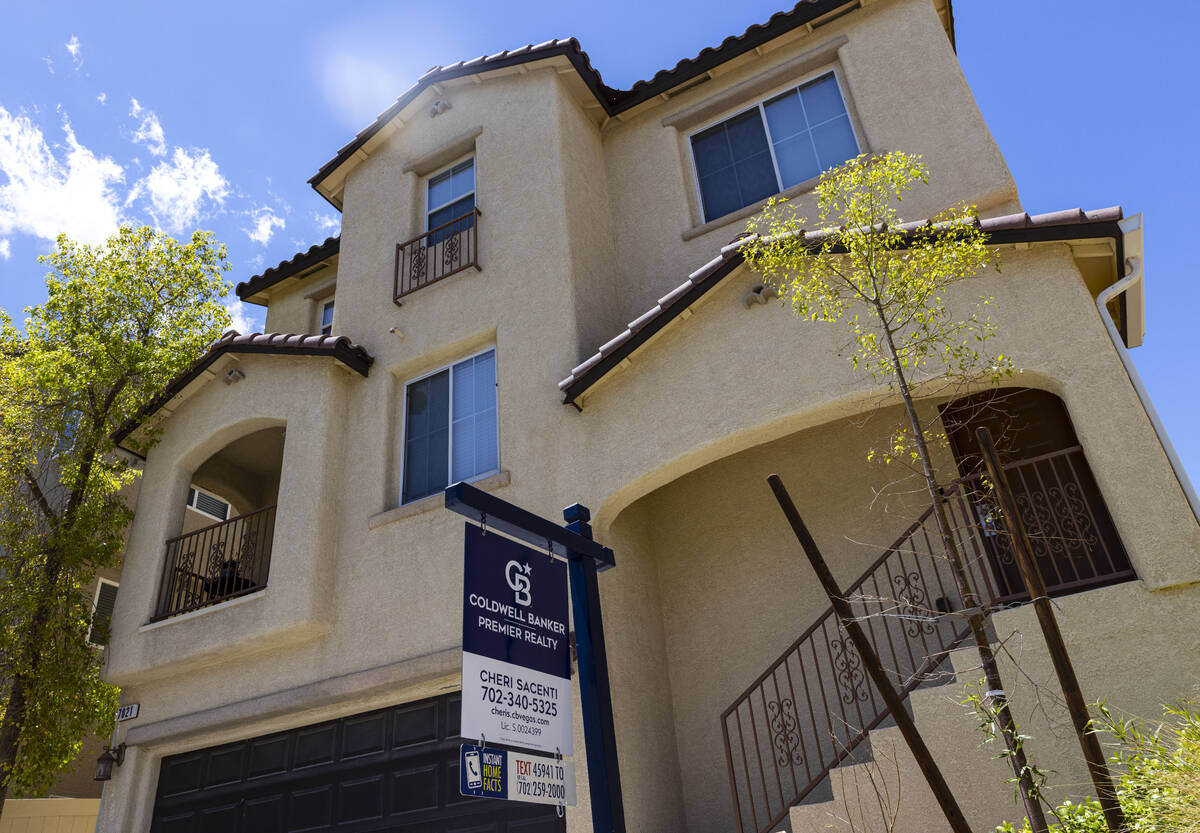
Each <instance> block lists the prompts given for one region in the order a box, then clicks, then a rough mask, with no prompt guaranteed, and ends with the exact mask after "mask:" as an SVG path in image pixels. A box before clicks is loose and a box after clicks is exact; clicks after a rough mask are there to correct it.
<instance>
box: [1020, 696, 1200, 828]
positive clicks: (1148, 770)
mask: <svg viewBox="0 0 1200 833" xmlns="http://www.w3.org/2000/svg"><path fill="white" fill-rule="evenodd" d="M1097 711H1098V712H1099V713H1100V717H1099V718H1097V719H1096V720H1094V721H1093V724H1094V725H1095V727H1096V728H1097V730H1098V731H1100V732H1102V733H1103V734H1105V735H1107V736H1108V738H1109V742H1110V744H1111V746H1112V747H1113V750H1114V752H1113V755H1112V758H1111V761H1112V762H1113V763H1114V764H1115V765H1116V766H1117V768H1118V769H1119V770H1120V771H1121V775H1120V779H1119V781H1118V783H1117V798H1118V800H1119V801H1120V802H1121V809H1122V810H1123V811H1124V813H1125V820H1126V822H1127V823H1128V829H1129V831H1130V833H1200V708H1197V706H1196V704H1184V705H1178V706H1166V707H1164V709H1163V715H1164V718H1165V720H1164V722H1163V723H1162V724H1159V725H1156V726H1152V727H1151V726H1146V725H1144V724H1142V723H1140V722H1139V721H1135V720H1129V719H1123V718H1119V717H1117V716H1116V715H1114V714H1113V713H1112V712H1111V711H1110V710H1109V709H1108V708H1107V707H1105V706H1104V704H1100V705H1098V706H1097ZM1053 812H1054V815H1055V817H1056V818H1057V819H1058V823H1057V824H1054V825H1051V829H1052V830H1054V831H1057V833H1107V831H1108V827H1107V825H1106V824H1105V821H1104V813H1103V812H1102V811H1101V809H1100V803H1099V802H1098V801H1096V799H1094V798H1089V799H1087V800H1086V801H1084V802H1083V803H1082V804H1076V803H1073V802H1070V801H1065V802H1063V803H1062V804H1060V805H1059V806H1058V807H1056V808H1054V810H1053ZM997 829H998V830H1000V831H1004V833H1013V831H1014V830H1020V831H1022V833H1028V831H1029V825H1028V822H1025V823H1024V824H1023V825H1022V826H1021V827H1020V828H1016V827H1014V826H1013V825H1012V824H1011V823H1005V824H1002V825H1001V826H1000V827H999V828H997Z"/></svg>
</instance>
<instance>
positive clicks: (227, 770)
mask: <svg viewBox="0 0 1200 833" xmlns="http://www.w3.org/2000/svg"><path fill="white" fill-rule="evenodd" d="M245 757H246V749H245V747H244V746H235V747H233V748H230V749H222V750H218V751H216V752H214V753H213V754H211V755H209V757H208V772H207V773H206V776H205V778H204V786H205V787H220V786H224V785H225V784H233V783H237V782H238V781H241V780H242V778H243V773H242V763H243V762H244V760H245Z"/></svg>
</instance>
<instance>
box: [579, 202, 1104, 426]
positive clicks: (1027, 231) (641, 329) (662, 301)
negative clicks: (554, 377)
mask: <svg viewBox="0 0 1200 833" xmlns="http://www.w3.org/2000/svg"><path fill="white" fill-rule="evenodd" d="M1121 217H1122V213H1121V207H1120V206H1112V207H1109V208H1101V209H1098V210H1095V211H1083V210H1081V209H1078V208H1071V209H1067V210H1065V211H1053V212H1050V213H1048V214H1035V215H1033V216H1030V215H1029V214H1026V213H1024V212H1022V213H1020V214H1007V215H1005V216H1003V217H989V218H987V219H984V220H981V221H980V222H979V226H980V228H981V229H983V230H984V231H985V232H987V234H988V239H989V242H991V243H1000V244H1003V243H1022V242H1025V243H1033V242H1044V241H1049V240H1072V239H1078V238H1087V237H1114V238H1116V239H1117V240H1118V245H1119V241H1120V229H1119V228H1118V227H1117V221H1118V220H1120V219H1121ZM929 225H930V222H929V221H928V220H924V221H917V222H912V223H904V224H903V225H901V226H899V227H898V228H899V229H900V230H903V231H905V232H908V233H913V234H915V233H916V232H917V231H919V230H921V229H925V228H928V227H929ZM798 233H800V234H804V238H805V240H806V241H809V242H812V243H818V242H820V241H822V240H825V239H826V238H827V237H828V236H829V235H830V234H836V232H828V231H813V232H805V231H801V232H798ZM746 243H747V240H746V239H738V240H734V241H733V242H732V243H730V244H729V245H727V246H724V247H723V248H722V249H721V252H720V254H719V255H717V256H716V257H714V258H713V259H712V260H710V261H709V262H708V263H706V264H704V265H703V266H701V267H700V268H699V269H697V270H696V271H695V272H692V274H690V275H688V279H687V280H686V281H684V282H683V283H681V284H680V285H679V286H677V287H675V288H674V289H672V290H671V291H670V292H668V293H667V294H666V295H664V296H663V297H661V298H659V299H658V303H657V304H655V305H654V306H653V307H651V308H650V309H649V310H647V311H646V312H644V313H642V314H641V315H639V316H638V317H637V318H635V319H634V320H633V321H630V322H629V324H628V326H627V327H626V329H625V330H624V331H622V332H621V333H619V334H618V335H617V336H616V337H615V338H612V339H610V340H609V341H607V342H605V343H604V344H602V345H600V348H599V349H598V350H597V351H596V352H595V353H593V354H592V355H591V356H589V357H588V358H587V360H586V361H584V362H583V363H581V364H579V365H577V366H576V367H574V368H572V369H571V373H570V375H569V376H567V378H565V379H563V380H562V381H561V382H559V383H558V388H559V390H561V391H562V392H563V394H564V398H563V402H564V403H566V404H575V400H576V399H578V398H579V397H580V396H581V395H582V394H583V393H584V392H585V391H587V390H588V388H590V387H591V386H592V385H594V384H596V382H598V381H600V379H602V378H604V376H606V375H607V374H608V372H609V371H610V370H612V369H613V368H614V367H616V366H617V365H618V364H620V363H621V361H623V360H624V359H625V358H626V357H627V356H629V355H630V354H631V353H633V351H635V350H636V349H637V348H639V347H640V346H642V345H643V344H645V343H646V342H647V341H648V340H649V339H650V337H651V336H653V335H654V334H655V333H657V332H658V331H659V330H661V329H662V328H663V327H665V326H666V325H667V324H668V323H670V322H671V321H672V320H673V319H674V318H675V317H676V316H677V315H679V314H680V313H681V312H683V311H684V310H685V309H687V308H688V307H689V306H691V305H692V304H693V303H695V302H696V301H697V300H698V299H699V298H700V297H701V296H702V295H704V294H705V293H706V292H708V291H709V290H710V289H712V288H713V287H714V286H716V285H717V284H718V283H720V281H721V279H722V278H724V277H725V276H726V275H728V274H729V273H730V272H732V271H733V270H734V269H735V268H737V267H738V266H739V265H741V263H742V262H743V256H742V248H743V246H745V245H746Z"/></svg>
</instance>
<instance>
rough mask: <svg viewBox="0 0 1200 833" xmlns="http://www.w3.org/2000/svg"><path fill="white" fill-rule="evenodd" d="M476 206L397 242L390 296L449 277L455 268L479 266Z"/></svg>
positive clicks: (410, 291)
mask: <svg viewBox="0 0 1200 833" xmlns="http://www.w3.org/2000/svg"><path fill="white" fill-rule="evenodd" d="M479 216H480V214H479V209H478V208H475V209H472V210H471V211H470V213H468V214H464V215H462V216H461V217H455V218H454V219H453V220H451V221H450V222H448V223H443V224H442V225H440V226H438V227H437V228H434V229H430V230H429V231H427V232H425V233H423V234H419V235H417V236H416V237H414V238H413V239H412V240H409V241H408V242H406V243H398V244H397V245H396V273H395V280H394V284H393V296H392V300H393V301H395V302H396V304H397V305H399V304H402V303H403V302H402V301H401V300H400V299H401V298H403V297H404V296H405V295H409V294H411V293H413V292H416V291H417V290H418V289H422V288H424V287H426V286H429V285H430V284H431V283H437V282H438V281H440V280H441V279H442V278H448V277H450V276H451V275H453V274H455V273H456V272H461V271H462V270H464V269H469V268H472V267H474V268H475V269H478V268H479Z"/></svg>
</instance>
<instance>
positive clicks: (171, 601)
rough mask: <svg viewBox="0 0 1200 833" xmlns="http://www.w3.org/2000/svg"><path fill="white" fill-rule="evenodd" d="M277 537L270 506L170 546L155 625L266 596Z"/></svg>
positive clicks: (178, 539) (176, 539)
mask: <svg viewBox="0 0 1200 833" xmlns="http://www.w3.org/2000/svg"><path fill="white" fill-rule="evenodd" d="M274 536H275V506H274V505H271V506H266V507H264V508H262V509H258V510H256V511H254V512H250V513H247V514H245V515H239V516H238V517H236V518H230V519H229V520H227V521H222V522H221V523H216V524H213V525H212V526H207V527H204V528H203V529H198V530H196V531H195V532H189V533H187V534H186V535H178V536H176V537H174V538H171V539H170V540H168V541H167V558H166V563H165V566H164V574H163V581H162V590H161V592H160V594H159V599H158V606H157V608H156V610H155V615H154V617H153V618H152V619H151V621H152V622H157V621H159V620H161V619H166V618H169V617H171V616H178V615H179V614H181V613H190V612H191V611H193V610H199V609H201V608H203V607H208V606H210V605H215V604H219V603H220V602H224V601H228V600H230V599H236V598H239V597H241V596H245V595H248V594H250V593H255V592H257V591H259V590H262V589H263V588H264V587H266V586H267V573H268V571H269V568H270V565H271V541H272V539H273V538H274Z"/></svg>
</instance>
